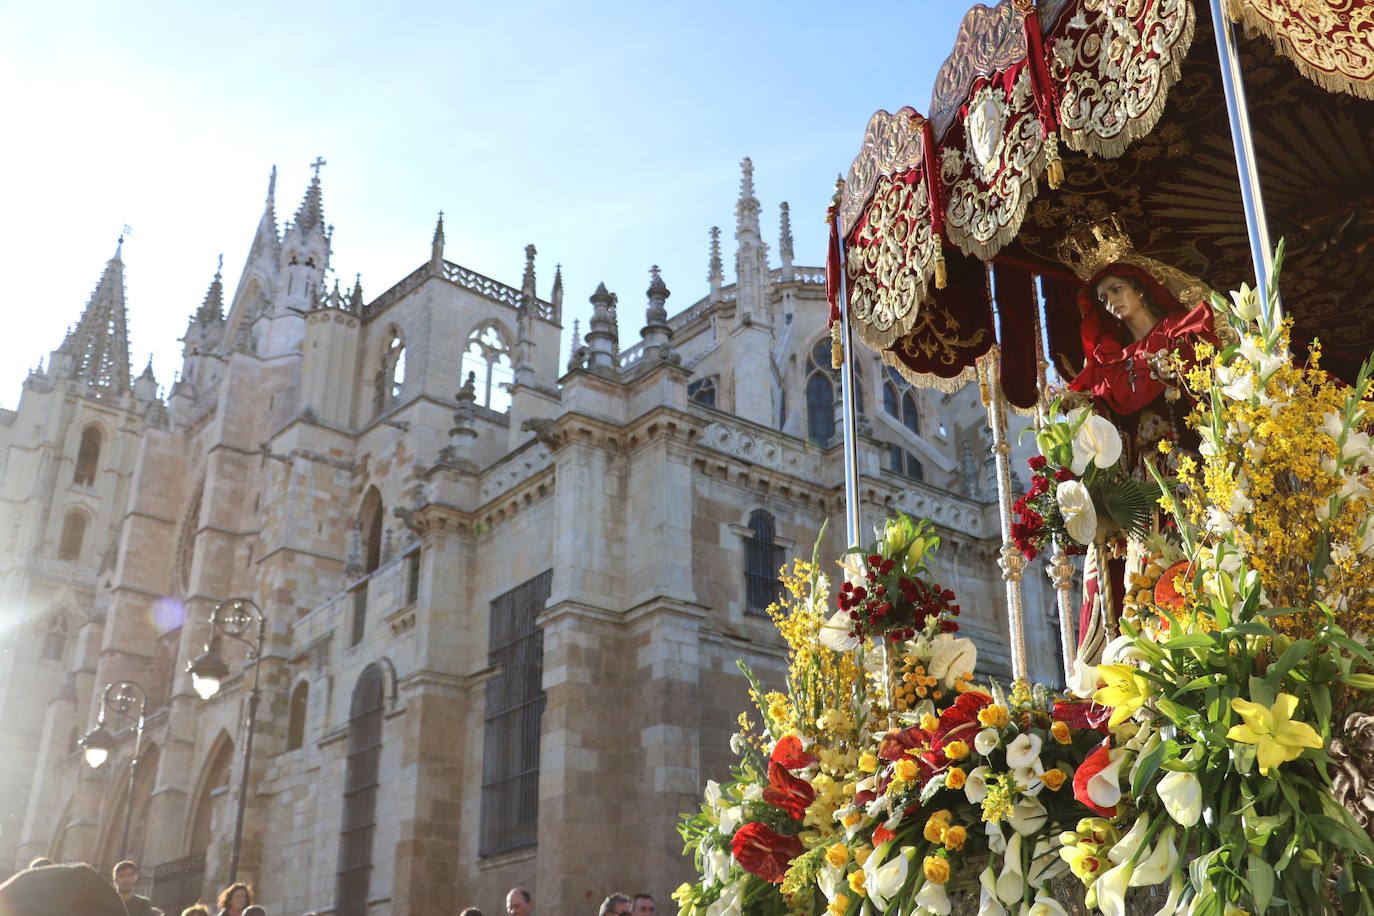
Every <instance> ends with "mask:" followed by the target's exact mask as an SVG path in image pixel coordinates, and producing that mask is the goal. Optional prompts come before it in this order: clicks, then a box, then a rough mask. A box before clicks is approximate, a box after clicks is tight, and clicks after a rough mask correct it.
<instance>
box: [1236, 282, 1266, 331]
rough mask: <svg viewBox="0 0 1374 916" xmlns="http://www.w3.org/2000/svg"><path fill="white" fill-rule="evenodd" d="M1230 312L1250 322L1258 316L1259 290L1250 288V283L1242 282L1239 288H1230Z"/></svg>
mask: <svg viewBox="0 0 1374 916" xmlns="http://www.w3.org/2000/svg"><path fill="white" fill-rule="evenodd" d="M1231 314H1233V315H1235V316H1236V317H1237V318H1239V319H1240V320H1241V321H1244V322H1251V321H1254V320H1255V319H1256V318H1258V317H1259V314H1260V301H1259V290H1257V289H1251V288H1250V284H1248V283H1242V284H1241V285H1240V289H1239V290H1235V289H1233V290H1231Z"/></svg>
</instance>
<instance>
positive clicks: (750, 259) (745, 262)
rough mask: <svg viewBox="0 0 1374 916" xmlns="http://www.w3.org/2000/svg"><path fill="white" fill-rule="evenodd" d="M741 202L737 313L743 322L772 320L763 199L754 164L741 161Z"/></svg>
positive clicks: (738, 209)
mask: <svg viewBox="0 0 1374 916" xmlns="http://www.w3.org/2000/svg"><path fill="white" fill-rule="evenodd" d="M740 170H741V172H742V175H741V177H740V183H739V202H738V203H736V204H735V242H736V248H735V274H736V278H737V279H736V281H735V282H736V290H737V296H736V314H737V317H738V318H739V320H740V321H746V320H748V321H761V322H763V323H765V324H766V323H769V321H768V315H767V308H768V246H767V245H765V244H764V243H763V234H762V231H761V230H760V228H759V209H760V208H759V199H758V198H757V197H755V196H754V163H753V162H751V161H750V160H749V159H748V158H747V157H746V158H745V159H744V160H743V161H742V162H741V163H740Z"/></svg>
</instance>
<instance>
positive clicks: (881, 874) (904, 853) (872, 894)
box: [864, 843, 916, 912]
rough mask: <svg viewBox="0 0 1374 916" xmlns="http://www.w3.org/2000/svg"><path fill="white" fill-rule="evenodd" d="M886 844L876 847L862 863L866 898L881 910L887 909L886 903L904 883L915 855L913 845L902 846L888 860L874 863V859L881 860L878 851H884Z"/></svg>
mask: <svg viewBox="0 0 1374 916" xmlns="http://www.w3.org/2000/svg"><path fill="white" fill-rule="evenodd" d="M888 845H889V844H887V843H884V844H883V845H882V846H880V847H878V849H876V850H874V851H873V853H872V854H871V855H870V856H869V857H868V861H867V862H865V863H864V889H865V890H867V891H868V898H869V899H870V900H872V901H873V904H874V906H876V907H877V908H878V909H879V910H881V911H883V912H886V911H887V905H888V903H889V902H890V901H891V900H892V898H893V897H895V896H897V894H898V893H899V892H900V891H901V889H902V886H903V885H905V884H906V879H907V874H908V872H909V871H910V870H911V860H912V858H913V857H914V856H915V855H916V847H915V846H903V847H902V848H901V849H899V850H897V854H896V855H895V856H893V857H892V858H891V859H889V860H888V861H886V862H882V864H880V865H874V864H873V862H874V860H878V861H880V862H881V859H880V858H879V855H878V853H879V851H886V850H885V849H884V847H887V846H888Z"/></svg>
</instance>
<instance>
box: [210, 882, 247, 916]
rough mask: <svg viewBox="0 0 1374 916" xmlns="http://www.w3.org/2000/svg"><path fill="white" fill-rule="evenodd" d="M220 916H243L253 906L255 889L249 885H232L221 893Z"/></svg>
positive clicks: (219, 902) (219, 901)
mask: <svg viewBox="0 0 1374 916" xmlns="http://www.w3.org/2000/svg"><path fill="white" fill-rule="evenodd" d="M217 902H218V904H219V914H218V916H243V911H244V910H246V909H248V907H250V906H252V904H253V889H252V888H251V887H249V886H248V885H247V884H243V883H241V882H240V883H236V884H231V885H229V886H228V887H226V888H225V889H224V890H222V891H220V895H219V900H218V901H217Z"/></svg>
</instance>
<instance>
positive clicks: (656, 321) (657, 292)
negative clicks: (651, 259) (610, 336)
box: [639, 264, 673, 359]
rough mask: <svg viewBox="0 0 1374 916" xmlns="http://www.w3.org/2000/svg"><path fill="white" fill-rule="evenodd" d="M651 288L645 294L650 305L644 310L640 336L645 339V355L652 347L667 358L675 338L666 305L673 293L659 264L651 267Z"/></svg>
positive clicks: (661, 356)
mask: <svg viewBox="0 0 1374 916" xmlns="http://www.w3.org/2000/svg"><path fill="white" fill-rule="evenodd" d="M649 275H650V279H649V289H648V290H647V291H646V292H645V295H646V296H647V297H648V299H649V306H648V308H646V309H645V310H644V328H643V329H642V330H641V331H640V332H639V336H640V337H641V338H643V340H644V355H645V356H646V357H648V355H649V351H650V350H651V349H653V350H656V351H658V355H659V357H660V358H662V359H667V358H669V357H668V354H669V346H668V342H669V341H671V340H672V339H673V329H672V327H671V326H670V325H669V324H668V309H667V307H666V306H665V305H664V303H665V302H667V301H668V297H669V296H671V295H672V293H671V292H669V290H668V285H667V284H666V283H664V282H663V277H662V275H661V274H659V272H658V265H657V264H655V265H654V266H653V267H651V268H649Z"/></svg>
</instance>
